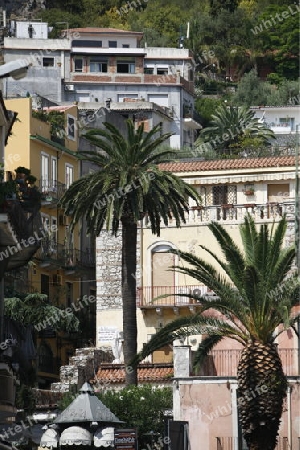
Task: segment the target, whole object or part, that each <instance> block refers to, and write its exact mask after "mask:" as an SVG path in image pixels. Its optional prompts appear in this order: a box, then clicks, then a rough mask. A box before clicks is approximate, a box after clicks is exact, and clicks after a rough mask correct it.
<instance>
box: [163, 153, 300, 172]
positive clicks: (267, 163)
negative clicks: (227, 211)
mask: <svg viewBox="0 0 300 450" xmlns="http://www.w3.org/2000/svg"><path fill="white" fill-rule="evenodd" d="M294 165H295V156H270V157H266V158H242V159H218V160H209V161H176V162H170V163H164V164H161V165H160V168H161V169H162V170H169V171H171V172H198V171H201V172H203V171H212V170H230V169H256V168H257V169H258V168H264V167H266V168H267V167H287V166H294Z"/></svg>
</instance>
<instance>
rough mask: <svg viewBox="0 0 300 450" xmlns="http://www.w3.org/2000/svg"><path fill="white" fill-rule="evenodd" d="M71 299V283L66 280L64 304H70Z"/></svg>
mask: <svg viewBox="0 0 300 450" xmlns="http://www.w3.org/2000/svg"><path fill="white" fill-rule="evenodd" d="M72 300H73V284H72V283H69V282H66V306H67V307H68V306H71V304H72Z"/></svg>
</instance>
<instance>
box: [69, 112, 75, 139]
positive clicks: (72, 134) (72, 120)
mask: <svg viewBox="0 0 300 450" xmlns="http://www.w3.org/2000/svg"><path fill="white" fill-rule="evenodd" d="M67 123H68V130H67V135H68V138H69V139H73V140H75V118H74V117H73V116H69V115H68V119H67Z"/></svg>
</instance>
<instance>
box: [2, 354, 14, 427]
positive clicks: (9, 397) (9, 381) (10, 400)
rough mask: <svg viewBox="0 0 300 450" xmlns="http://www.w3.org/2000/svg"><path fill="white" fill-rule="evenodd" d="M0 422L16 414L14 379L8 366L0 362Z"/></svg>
mask: <svg viewBox="0 0 300 450" xmlns="http://www.w3.org/2000/svg"><path fill="white" fill-rule="evenodd" d="M0 386H1V389H0V422H1V421H2V420H5V419H6V418H7V417H12V416H14V415H15V414H16V408H15V406H14V405H15V395H16V379H15V376H14V374H13V372H12V370H11V369H10V368H9V366H8V365H7V364H6V363H4V362H0Z"/></svg>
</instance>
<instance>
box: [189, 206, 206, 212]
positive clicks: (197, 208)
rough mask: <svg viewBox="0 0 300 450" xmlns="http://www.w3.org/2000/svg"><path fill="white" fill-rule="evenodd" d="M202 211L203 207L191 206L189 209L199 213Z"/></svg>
mask: <svg viewBox="0 0 300 450" xmlns="http://www.w3.org/2000/svg"><path fill="white" fill-rule="evenodd" d="M202 209H204V208H203V206H192V207H191V210H192V211H201V210H202Z"/></svg>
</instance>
